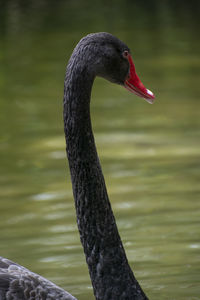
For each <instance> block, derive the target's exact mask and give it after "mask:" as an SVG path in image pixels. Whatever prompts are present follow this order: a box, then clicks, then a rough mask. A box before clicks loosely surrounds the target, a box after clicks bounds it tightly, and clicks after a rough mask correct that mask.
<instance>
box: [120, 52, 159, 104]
mask: <svg viewBox="0 0 200 300" xmlns="http://www.w3.org/2000/svg"><path fill="white" fill-rule="evenodd" d="M127 59H128V62H129V65H130V69H129V74H128V77H127V78H126V80H125V83H124V86H125V88H126V89H127V90H129V91H130V92H132V93H134V94H136V95H137V96H139V97H142V98H144V99H145V100H146V101H147V102H149V103H151V104H153V102H154V99H155V96H154V94H153V93H152V92H151V91H150V90H148V89H146V88H145V86H144V85H143V83H142V82H141V81H140V78H139V77H138V76H137V74H136V71H135V65H134V63H133V60H132V57H131V55H130V54H128V56H127Z"/></svg>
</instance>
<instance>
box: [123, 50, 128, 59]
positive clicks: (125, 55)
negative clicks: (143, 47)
mask: <svg viewBox="0 0 200 300" xmlns="http://www.w3.org/2000/svg"><path fill="white" fill-rule="evenodd" d="M128 55H129V53H128V50H125V51H124V52H123V57H125V58H127V56H128Z"/></svg>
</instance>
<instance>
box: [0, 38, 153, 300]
mask: <svg viewBox="0 0 200 300" xmlns="http://www.w3.org/2000/svg"><path fill="white" fill-rule="evenodd" d="M96 76H101V77H104V78H106V79H108V80H109V81H111V82H115V83H117V84H120V85H122V86H125V87H126V88H127V89H128V90H130V91H131V92H133V93H135V94H137V95H138V96H140V97H143V98H145V99H146V100H147V101H148V102H150V103H153V101H154V95H153V93H152V92H151V91H149V90H147V89H146V88H145V87H144V85H143V84H142V83H141V81H140V79H139V78H138V76H137V74H136V72H135V67H134V63H133V61H132V58H131V54H130V50H129V48H128V47H127V46H126V45H125V44H124V43H123V42H121V41H120V40H119V39H117V38H116V37H114V36H113V35H111V34H109V33H94V34H89V35H87V36H85V37H84V38H82V39H81V40H80V42H79V43H78V44H77V46H76V47H75V49H74V51H73V53H72V56H71V58H70V60H69V63H68V66H67V71H66V77H65V85H64V131H65V137H66V144H67V148H66V149H67V156H68V160H69V167H70V172H71V180H72V187H73V194H74V199H75V206H76V213H77V223H78V228H79V232H80V238H81V242H82V245H83V248H84V252H85V256H86V261H87V264H88V268H89V272H90V277H91V281H92V285H93V289H94V295H95V298H96V299H97V300H117V299H119V300H125V299H126V300H133V299H137V300H139V299H140V300H142V299H148V298H147V296H146V295H145V294H144V292H143V290H142V288H141V287H140V285H139V283H138V282H137V280H136V279H135V277H134V275H133V272H132V270H131V268H130V266H129V264H128V261H127V258H126V254H125V251H124V248H123V245H122V242H121V239H120V236H119V233H118V229H117V226H116V223H115V218H114V216H113V212H112V209H111V206H110V202H109V199H108V195H107V191H106V186H105V182H104V177H103V174H102V170H101V166H100V162H99V159H98V156H97V151H96V147H95V142H94V137H93V133H92V126H91V119H90V95H91V89H92V85H93V81H94V79H95V77H96ZM8 299H9V300H11V299H13V300H34V299H35V300H39V299H46V300H48V299H49V300H53V299H54V300H59V299H60V300H61V299H62V300H72V299H73V300H75V299H76V298H75V297H73V296H72V295H70V294H69V293H68V292H66V291H64V290H63V289H61V288H59V287H58V286H56V285H55V284H53V283H52V282H50V281H48V280H47V279H45V278H43V277H41V276H39V275H37V274H35V273H32V272H31V271H29V270H28V269H26V268H24V267H22V266H20V265H18V264H16V263H13V262H12V261H10V260H8V259H5V258H1V259H0V300H8Z"/></svg>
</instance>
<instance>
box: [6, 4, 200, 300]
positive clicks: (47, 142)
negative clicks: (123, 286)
mask: <svg viewBox="0 0 200 300" xmlns="http://www.w3.org/2000/svg"><path fill="white" fill-rule="evenodd" d="M55 3H56V2H53V1H49V2H48V1H44V0H43V1H30V3H29V4H27V3H25V2H24V6H22V4H21V6H20V5H19V4H18V2H17V1H7V2H6V3H5V4H4V5H3V4H1V9H0V17H1V18H0V20H1V21H0V22H1V29H0V66H1V67H0V186H1V188H0V255H2V256H5V257H8V258H10V259H12V260H14V261H17V262H18V263H20V264H23V265H24V266H26V267H28V268H30V269H31V270H33V271H35V272H37V273H39V274H41V275H43V276H45V277H47V278H48V279H50V280H52V281H54V282H55V283H57V284H58V285H60V286H62V287H63V288H65V289H67V290H68V291H69V292H70V293H72V294H73V295H74V296H76V297H77V298H78V299H80V300H81V299H82V300H84V299H85V300H86V299H94V297H93V293H92V288H91V283H90V279H89V276H88V270H87V266H86V264H85V258H84V255H83V251H82V247H81V245H80V241H79V235H78V232H77V227H76V220H75V211H74V203H73V197H72V191H71V183H70V176H69V170H68V165H67V163H66V158H65V143H64V134H63V121H62V97H63V79H64V72H65V67H66V63H67V60H68V58H69V56H70V53H71V51H72V49H73V47H74V46H75V44H76V43H77V42H78V40H79V39H80V38H81V37H82V36H84V35H85V34H87V33H89V32H95V31H108V32H111V33H113V34H115V35H117V36H118V37H119V38H121V39H122V40H123V41H124V42H126V43H127V44H128V45H129V47H130V48H131V49H132V54H133V57H134V61H135V64H136V69H137V73H138V75H139V76H140V77H141V79H142V81H143V83H144V84H145V85H146V86H147V88H149V89H150V90H152V91H153V92H154V93H155V94H156V102H155V104H154V105H149V104H148V103H146V102H145V101H144V100H142V99H140V98H137V97H136V96H134V95H133V94H131V93H129V92H128V91H126V90H125V89H123V88H122V87H119V86H116V85H113V84H111V83H109V82H107V81H105V80H103V79H97V80H96V81H95V85H94V88H93V93H92V98H93V100H92V108H91V111H92V120H93V128H94V132H95V137H96V143H97V147H98V152H99V156H100V159H101V163H102V167H103V171H104V175H105V179H106V183H107V187H108V192H109V195H110V200H111V202H112V207H113V210H114V213H115V216H116V220H117V224H118V227H119V231H120V234H121V237H122V240H123V243H124V246H125V249H126V253H127V256H128V259H129V262H130V264H131V267H132V269H133V270H134V273H135V275H136V277H137V279H138V280H139V282H140V283H141V285H142V287H143V288H144V290H145V292H146V294H147V295H148V297H149V298H150V299H155V300H158V299H159V300H161V299H170V300H179V299H181V300H188V299H190V300H196V299H200V265H199V261H200V226H199V225H200V222H199V221H200V201H199V200H200V152H199V147H200V101H199V94H200V57H199V50H200V42H199V29H200V24H199V4H198V3H197V2H196V4H195V2H194V3H193V2H192V1H190V3H188V1H187V2H184V1H182V2H181V6H179V4H178V1H174V2H173V3H172V1H171V2H170V1H152V2H148V1H147V2H146V3H143V2H142V1H135V2H134V3H135V4H133V3H132V2H131V1H116V2H110V4H108V3H106V2H101V1H100V2H98V1H60V2H58V3H57V4H55Z"/></svg>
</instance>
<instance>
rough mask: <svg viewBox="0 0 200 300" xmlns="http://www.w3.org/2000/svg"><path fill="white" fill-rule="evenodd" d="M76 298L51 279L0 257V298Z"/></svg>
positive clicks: (65, 299)
mask: <svg viewBox="0 0 200 300" xmlns="http://www.w3.org/2000/svg"><path fill="white" fill-rule="evenodd" d="M56 299H57V300H77V299H76V298H75V297H73V296H72V295H70V294H69V293H68V292H66V291H65V290H63V289H61V288H60V287H58V286H57V285H55V284H54V283H52V282H51V281H49V280H47V279H45V278H44V277H42V276H40V275H38V274H35V273H33V272H31V271H29V270H28V269H26V268H24V267H22V266H20V265H18V264H16V263H14V262H12V261H11V260H8V259H6V258H3V257H0V300H56Z"/></svg>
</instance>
